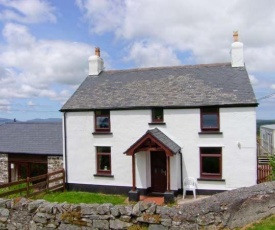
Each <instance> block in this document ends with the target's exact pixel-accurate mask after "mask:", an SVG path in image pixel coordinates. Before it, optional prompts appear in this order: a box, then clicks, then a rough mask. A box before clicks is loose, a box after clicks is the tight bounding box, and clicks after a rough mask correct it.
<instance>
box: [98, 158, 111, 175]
mask: <svg viewBox="0 0 275 230" xmlns="http://www.w3.org/2000/svg"><path fill="white" fill-rule="evenodd" d="M98 158H99V159H98V160H99V164H98V165H99V170H100V171H109V170H111V162H110V156H109V155H100V156H98Z"/></svg>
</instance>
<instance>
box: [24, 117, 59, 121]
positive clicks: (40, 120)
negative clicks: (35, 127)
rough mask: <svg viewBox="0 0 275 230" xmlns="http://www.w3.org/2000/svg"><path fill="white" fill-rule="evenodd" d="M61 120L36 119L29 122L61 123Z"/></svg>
mask: <svg viewBox="0 0 275 230" xmlns="http://www.w3.org/2000/svg"><path fill="white" fill-rule="evenodd" d="M61 121H62V119H61V118H47V119H41V118H36V119H32V120H28V122H61Z"/></svg>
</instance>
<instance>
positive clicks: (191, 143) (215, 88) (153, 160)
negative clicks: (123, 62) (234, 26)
mask: <svg viewBox="0 0 275 230" xmlns="http://www.w3.org/2000/svg"><path fill="white" fill-rule="evenodd" d="M235 38H236V34H235ZM156 55H157V54H156ZM231 58H232V60H231V63H219V64H207V65H191V66H176V67H157V68H140V69H128V70H109V71H105V70H104V66H103V60H102V58H101V57H100V51H99V49H98V48H96V52H95V55H94V56H92V57H90V58H89V76H88V77H87V78H86V79H85V81H84V82H83V83H82V84H81V85H80V86H79V88H78V89H77V90H76V91H75V93H74V94H73V95H72V97H71V98H70V99H69V100H68V101H67V102H66V103H65V105H64V106H63V107H62V109H61V111H62V112H63V114H64V116H63V125H64V164H65V168H66V173H67V174H66V181H67V186H68V188H69V189H74V190H86V191H93V192H107V193H128V194H129V198H130V200H138V199H139V194H147V193H160V194H163V196H164V198H165V201H166V202H169V201H170V200H171V199H173V197H174V195H176V194H177V193H179V192H182V189H183V187H182V186H183V179H184V178H185V177H193V178H195V179H196V181H197V193H198V194H213V193H216V192H221V191H225V190H230V189H235V188H239V187H243V186H251V185H254V184H256V180H257V164H256V112H255V108H256V107H257V105H258V104H257V101H256V99H255V95H254V92H253V89H252V86H251V84H250V81H249V77H248V74H247V71H246V68H245V66H244V61H243V45H242V43H241V42H238V41H237V38H236V39H235V42H234V43H233V44H232V47H231Z"/></svg>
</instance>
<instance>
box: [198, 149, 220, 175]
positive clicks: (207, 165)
mask: <svg viewBox="0 0 275 230" xmlns="http://www.w3.org/2000/svg"><path fill="white" fill-rule="evenodd" d="M200 176H201V178H202V179H222V148H221V147H201V148H200Z"/></svg>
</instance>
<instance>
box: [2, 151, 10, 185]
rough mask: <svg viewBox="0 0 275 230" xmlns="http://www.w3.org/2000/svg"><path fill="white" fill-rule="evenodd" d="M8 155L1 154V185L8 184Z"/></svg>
mask: <svg viewBox="0 0 275 230" xmlns="http://www.w3.org/2000/svg"><path fill="white" fill-rule="evenodd" d="M8 176H9V174H8V155H7V154H0V183H6V182H8Z"/></svg>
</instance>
